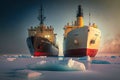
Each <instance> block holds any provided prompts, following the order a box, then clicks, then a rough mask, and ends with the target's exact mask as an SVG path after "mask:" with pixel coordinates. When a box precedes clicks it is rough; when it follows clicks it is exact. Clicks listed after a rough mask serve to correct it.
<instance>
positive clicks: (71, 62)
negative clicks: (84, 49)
mask: <svg viewBox="0 0 120 80" xmlns="http://www.w3.org/2000/svg"><path fill="white" fill-rule="evenodd" d="M68 67H70V68H73V69H77V70H80V71H85V70H86V68H85V65H84V64H83V63H81V62H78V61H75V60H72V58H71V59H69V61H68Z"/></svg>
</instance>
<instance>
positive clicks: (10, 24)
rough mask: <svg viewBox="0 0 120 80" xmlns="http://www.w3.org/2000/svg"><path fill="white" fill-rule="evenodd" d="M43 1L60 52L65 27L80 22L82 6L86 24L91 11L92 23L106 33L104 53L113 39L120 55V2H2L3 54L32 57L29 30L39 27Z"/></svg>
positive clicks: (0, 47) (0, 41)
mask: <svg viewBox="0 0 120 80" xmlns="http://www.w3.org/2000/svg"><path fill="white" fill-rule="evenodd" d="M41 2H42V4H43V6H44V15H45V16H46V21H45V24H46V25H48V26H49V25H52V26H53V27H54V28H55V32H56V33H57V34H58V35H57V39H58V42H59V46H60V52H62V44H63V43H62V39H63V27H64V26H65V25H66V24H67V22H70V23H71V22H72V21H74V20H75V19H76V12H77V7H78V5H79V4H81V5H82V8H83V13H84V21H85V25H88V22H89V21H88V19H89V16H88V14H89V12H90V13H91V22H92V23H93V22H94V23H96V24H97V25H98V27H99V29H100V30H101V32H102V40H101V46H100V50H103V51H105V50H106V49H105V46H104V45H107V44H109V43H108V41H107V40H109V42H110V41H111V42H114V46H116V45H117V52H120V51H119V50H118V49H120V42H119V38H120V36H117V39H118V40H114V39H116V38H115V37H116V35H119V34H120V32H119V30H120V9H119V8H120V0H43V1H41V0H0V54H28V55H29V54H30V53H29V50H28V48H27V44H26V38H27V36H28V35H27V29H28V28H29V27H30V26H37V25H39V21H38V20H37V17H38V10H39V8H40V4H41ZM111 42H110V43H111ZM118 44H119V45H118ZM111 45H113V44H111ZM103 48H104V49H103ZM110 48H111V47H110ZM110 48H108V49H110ZM115 50H116V49H115ZM107 51H108V50H107ZM108 52H109V51H108ZM112 52H114V50H113V51H112Z"/></svg>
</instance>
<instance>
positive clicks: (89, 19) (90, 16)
mask: <svg viewBox="0 0 120 80" xmlns="http://www.w3.org/2000/svg"><path fill="white" fill-rule="evenodd" d="M90 25H91V14H90V12H89V26H90Z"/></svg>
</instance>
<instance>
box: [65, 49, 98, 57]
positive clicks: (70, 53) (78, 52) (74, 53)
mask: <svg viewBox="0 0 120 80" xmlns="http://www.w3.org/2000/svg"><path fill="white" fill-rule="evenodd" d="M97 51H98V49H85V48H83V49H71V50H67V51H64V53H65V56H67V57H83V56H90V57H94V56H95V55H96V54H97Z"/></svg>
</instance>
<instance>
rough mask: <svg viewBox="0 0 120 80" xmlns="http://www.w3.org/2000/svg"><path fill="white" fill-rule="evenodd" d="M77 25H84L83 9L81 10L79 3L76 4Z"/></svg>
mask: <svg viewBox="0 0 120 80" xmlns="http://www.w3.org/2000/svg"><path fill="white" fill-rule="evenodd" d="M77 26H78V27H83V26H84V21H83V11H82V8H81V5H79V6H78V13H77Z"/></svg>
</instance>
